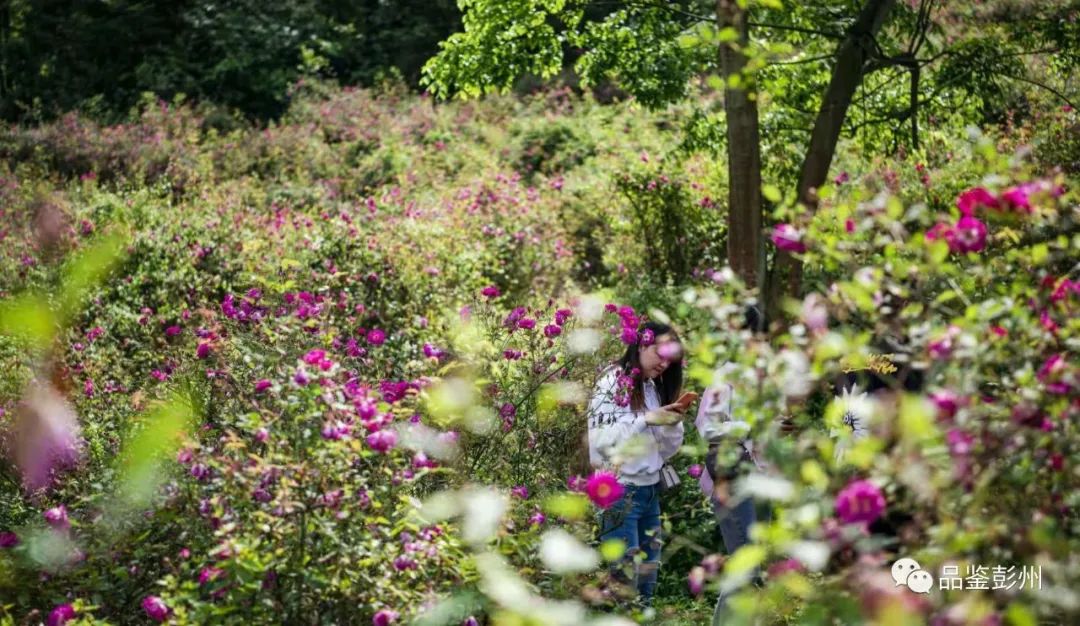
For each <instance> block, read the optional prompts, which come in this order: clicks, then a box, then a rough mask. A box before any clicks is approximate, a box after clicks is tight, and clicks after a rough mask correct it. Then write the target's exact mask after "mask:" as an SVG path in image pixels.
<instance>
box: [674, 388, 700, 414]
mask: <svg viewBox="0 0 1080 626" xmlns="http://www.w3.org/2000/svg"><path fill="white" fill-rule="evenodd" d="M698 397H699V396H698V394H696V393H694V392H693V391H685V392H683V394H682V395H681V396H679V399H678V400H676V401H675V402H674V404H677V405H679V406H680V407H681V408H682V410H683V411H685V410H686V409H689V408H690V405H691V404H693V403H694V401H696V400H697V399H698Z"/></svg>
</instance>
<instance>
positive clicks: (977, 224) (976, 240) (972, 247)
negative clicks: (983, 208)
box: [950, 215, 986, 252]
mask: <svg viewBox="0 0 1080 626" xmlns="http://www.w3.org/2000/svg"><path fill="white" fill-rule="evenodd" d="M953 233H954V237H955V239H954V241H955V242H956V243H955V250H953V251H954V252H980V251H982V249H983V248H985V247H986V224H983V223H982V222H981V221H979V219H978V218H976V217H972V216H970V215H965V216H963V217H961V218H960V220H959V221H957V222H956V226H955V227H954V228H953ZM952 248H953V246H950V249H952Z"/></svg>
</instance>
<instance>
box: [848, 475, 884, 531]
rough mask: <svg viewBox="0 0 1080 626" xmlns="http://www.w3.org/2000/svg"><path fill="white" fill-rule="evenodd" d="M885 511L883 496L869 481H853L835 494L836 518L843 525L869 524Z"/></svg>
mask: <svg viewBox="0 0 1080 626" xmlns="http://www.w3.org/2000/svg"><path fill="white" fill-rule="evenodd" d="M884 511H885V496H884V495H883V494H882V493H881V489H879V488H878V486H877V485H875V484H874V483H872V482H870V481H869V480H855V481H852V482H850V483H848V485H847V486H846V487H844V488H843V489H842V490H840V493H838V494H836V516H837V517H838V518H839V519H840V521H841V522H843V523H845V524H869V523H870V522H873V521H874V520H876V519H877V518H879V517H881V514H882V513H883V512H884Z"/></svg>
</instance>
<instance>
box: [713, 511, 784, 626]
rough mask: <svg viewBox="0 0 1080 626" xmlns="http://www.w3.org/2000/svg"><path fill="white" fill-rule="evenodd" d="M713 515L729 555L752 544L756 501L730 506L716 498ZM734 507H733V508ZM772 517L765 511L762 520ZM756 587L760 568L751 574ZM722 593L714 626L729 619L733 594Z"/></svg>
mask: <svg viewBox="0 0 1080 626" xmlns="http://www.w3.org/2000/svg"><path fill="white" fill-rule="evenodd" d="M711 501H712V506H713V514H714V515H716V523H717V525H718V526H719V527H720V536H721V537H723V539H724V549H725V550H726V551H727V553H728V554H729V555H731V554H734V553H735V551H736V550H738V549H739V548H741V547H743V546H745V545H746V544H748V543H750V527H751V526H752V525H754V523H755V522H757V521H758V512H757V508H756V505H755V503H754V500H753V499H751V498H743V500H742V501H741V502H736V501H730V502H729V503H728V505H726V506H725V505H723V504H720V502H719V501H718V500H717V499H716V498H711ZM732 505H733V506H732ZM769 517H770V514H769V510H768V509H765V510H764V511H763V515H762V516H761V520H762V521H765V520H767V519H768V518H769ZM751 578H752V580H753V583H754V584H755V585H760V584H761V571H760V568H755V569H754V571H753V572H752V573H751ZM733 593H734V592H733V591H729V592H727V593H724V592H721V594H720V597H719V598H717V599H716V609H715V610H714V611H713V622H712V623H713V625H714V626H717V625H719V624H723V623H724V621H725V620H726V617H727V599H728V598H729V597H730V596H731V595H732V594H733Z"/></svg>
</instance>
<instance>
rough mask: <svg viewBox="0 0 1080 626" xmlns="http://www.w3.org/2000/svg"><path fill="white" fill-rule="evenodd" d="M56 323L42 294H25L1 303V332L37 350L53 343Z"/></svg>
mask: <svg viewBox="0 0 1080 626" xmlns="http://www.w3.org/2000/svg"><path fill="white" fill-rule="evenodd" d="M56 323H57V319H56V316H55V315H54V314H53V311H52V309H51V308H50V307H49V304H48V301H47V300H46V299H45V297H44V296H43V295H41V294H36V293H24V294H21V295H19V296H15V297H14V298H10V299H8V300H5V301H3V302H0V332H2V333H4V334H5V335H10V336H12V337H15V338H16V339H19V340H22V341H25V342H27V343H29V344H30V345H32V346H34V347H35V348H37V349H44V348H46V347H48V346H49V344H50V343H51V342H52V338H53V333H54V332H56Z"/></svg>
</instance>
